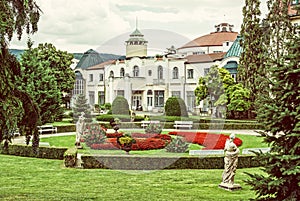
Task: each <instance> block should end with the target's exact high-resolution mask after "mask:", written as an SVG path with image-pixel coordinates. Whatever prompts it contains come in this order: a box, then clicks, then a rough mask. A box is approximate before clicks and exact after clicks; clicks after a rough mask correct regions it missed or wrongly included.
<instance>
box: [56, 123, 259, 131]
mask: <svg viewBox="0 0 300 201" xmlns="http://www.w3.org/2000/svg"><path fill="white" fill-rule="evenodd" d="M99 124H101V125H104V126H105V127H106V128H111V126H110V124H109V122H106V121H102V122H99ZM161 125H162V127H163V128H164V129H174V126H173V125H174V122H167V121H166V122H165V121H161ZM120 127H121V129H122V128H132V129H139V128H142V127H141V122H121V126H120ZM192 129H199V130H200V129H203V130H209V129H210V130H222V129H223V130H243V129H244V130H246V129H251V130H252V129H260V130H263V129H264V128H263V126H262V125H261V124H259V123H195V122H194V124H193V128H192ZM57 130H58V131H57V132H58V133H64V132H75V131H76V128H75V125H68V126H57Z"/></svg>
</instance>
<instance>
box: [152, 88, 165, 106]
mask: <svg viewBox="0 0 300 201" xmlns="http://www.w3.org/2000/svg"><path fill="white" fill-rule="evenodd" d="M164 94H165V92H164V91H154V106H155V107H163V106H164Z"/></svg>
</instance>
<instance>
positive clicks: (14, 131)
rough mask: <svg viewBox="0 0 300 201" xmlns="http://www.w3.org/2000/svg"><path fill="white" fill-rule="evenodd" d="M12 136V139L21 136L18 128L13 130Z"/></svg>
mask: <svg viewBox="0 0 300 201" xmlns="http://www.w3.org/2000/svg"><path fill="white" fill-rule="evenodd" d="M12 134H13V136H14V137H17V136H21V134H20V130H19V129H18V128H15V129H13V130H12Z"/></svg>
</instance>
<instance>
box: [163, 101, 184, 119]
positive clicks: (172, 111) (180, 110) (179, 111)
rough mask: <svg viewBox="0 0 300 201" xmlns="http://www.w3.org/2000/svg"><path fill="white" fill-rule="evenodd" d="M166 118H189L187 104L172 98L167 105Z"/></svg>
mask: <svg viewBox="0 0 300 201" xmlns="http://www.w3.org/2000/svg"><path fill="white" fill-rule="evenodd" d="M165 112H166V116H179V117H188V112H187V109H186V105H185V102H184V101H183V100H182V99H181V98H177V97H170V98H168V100H167V102H166V105H165Z"/></svg>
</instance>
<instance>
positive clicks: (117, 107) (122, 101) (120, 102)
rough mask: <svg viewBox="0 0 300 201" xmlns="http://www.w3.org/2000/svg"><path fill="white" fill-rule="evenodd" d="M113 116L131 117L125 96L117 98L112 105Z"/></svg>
mask: <svg viewBox="0 0 300 201" xmlns="http://www.w3.org/2000/svg"><path fill="white" fill-rule="evenodd" d="M111 108H112V114H123V115H129V114H130V111H129V104H128V101H127V100H126V98H124V97H123V96H117V97H116V98H115V99H114V101H113V103H112V106H111Z"/></svg>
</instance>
